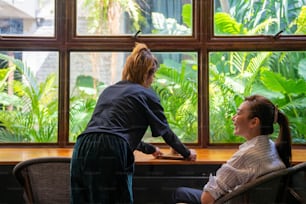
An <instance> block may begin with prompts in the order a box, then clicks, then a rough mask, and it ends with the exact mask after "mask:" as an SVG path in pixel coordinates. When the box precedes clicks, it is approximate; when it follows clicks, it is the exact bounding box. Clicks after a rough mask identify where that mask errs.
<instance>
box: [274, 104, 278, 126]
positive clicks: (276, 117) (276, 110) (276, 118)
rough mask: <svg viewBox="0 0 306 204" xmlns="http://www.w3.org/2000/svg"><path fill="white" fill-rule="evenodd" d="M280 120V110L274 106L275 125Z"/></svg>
mask: <svg viewBox="0 0 306 204" xmlns="http://www.w3.org/2000/svg"><path fill="white" fill-rule="evenodd" d="M277 120H278V108H277V106H274V123H277Z"/></svg>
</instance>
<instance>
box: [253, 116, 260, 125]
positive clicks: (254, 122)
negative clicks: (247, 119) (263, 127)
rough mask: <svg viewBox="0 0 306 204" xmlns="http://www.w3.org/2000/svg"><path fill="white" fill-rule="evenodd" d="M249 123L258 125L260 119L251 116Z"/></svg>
mask: <svg viewBox="0 0 306 204" xmlns="http://www.w3.org/2000/svg"><path fill="white" fill-rule="evenodd" d="M251 125H252V126H253V127H256V126H259V125H260V119H259V118H258V117H254V118H252V120H251Z"/></svg>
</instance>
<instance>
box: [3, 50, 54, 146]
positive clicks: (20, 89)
mask: <svg viewBox="0 0 306 204" xmlns="http://www.w3.org/2000/svg"><path fill="white" fill-rule="evenodd" d="M0 101H1V102H0V107H1V109H0V142H2V143H12V142H18V143H22V142H27V143H36V142H37V143H39V142H43V143H48V142H57V129H58V128H57V124H58V53H57V52H18V51H15V52H11V51H8V52H7V51H1V54H0Z"/></svg>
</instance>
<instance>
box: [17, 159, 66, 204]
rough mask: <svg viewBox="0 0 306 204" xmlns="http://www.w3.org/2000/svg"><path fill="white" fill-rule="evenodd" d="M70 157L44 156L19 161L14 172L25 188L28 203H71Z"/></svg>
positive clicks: (25, 197)
mask: <svg viewBox="0 0 306 204" xmlns="http://www.w3.org/2000/svg"><path fill="white" fill-rule="evenodd" d="M70 159H71V158H66V157H44V158H36V159H30V160H26V161H23V162H20V163H18V164H17V165H16V166H15V167H14V169H13V174H14V176H15V177H16V178H17V180H18V181H19V183H20V184H21V186H22V187H23V189H24V199H25V201H26V203H39V204H54V203H59V204H66V203H67V204H68V203H70V176H69V175H70Z"/></svg>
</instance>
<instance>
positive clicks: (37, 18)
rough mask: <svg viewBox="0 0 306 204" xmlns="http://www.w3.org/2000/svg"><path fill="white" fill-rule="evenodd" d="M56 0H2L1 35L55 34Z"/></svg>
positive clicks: (0, 14)
mask: <svg viewBox="0 0 306 204" xmlns="http://www.w3.org/2000/svg"><path fill="white" fill-rule="evenodd" d="M54 5H55V4H54V0H41V1H37V0H18V1H16V0H15V1H14V0H2V1H0V35H14V36H16V35H17V36H54V8H55V6H54Z"/></svg>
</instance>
